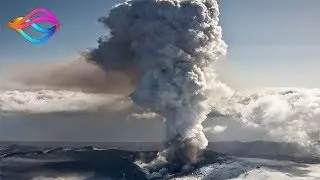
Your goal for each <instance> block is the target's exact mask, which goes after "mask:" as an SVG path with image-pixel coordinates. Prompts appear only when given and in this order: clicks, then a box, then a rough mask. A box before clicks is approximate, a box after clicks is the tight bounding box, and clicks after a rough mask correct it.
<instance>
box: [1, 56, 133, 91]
mask: <svg viewBox="0 0 320 180" xmlns="http://www.w3.org/2000/svg"><path fill="white" fill-rule="evenodd" d="M70 59H72V60H70ZM70 59H69V60H68V59H67V60H57V61H54V62H31V63H22V62H20V63H8V64H6V65H4V67H5V68H4V70H3V71H2V72H3V73H2V82H4V83H2V88H3V89H19V90H39V89H50V90H76V91H82V92H87V93H104V94H122V95H127V94H129V93H130V92H131V91H132V89H133V85H134V83H135V79H134V77H135V76H132V75H131V74H133V72H130V71H116V70H114V71H108V72H105V71H103V70H101V69H100V68H99V67H98V66H96V65H94V64H93V63H89V62H87V61H86V60H84V59H83V58H70Z"/></svg>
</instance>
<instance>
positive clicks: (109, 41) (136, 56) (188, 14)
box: [86, 0, 227, 164]
mask: <svg viewBox="0 0 320 180" xmlns="http://www.w3.org/2000/svg"><path fill="white" fill-rule="evenodd" d="M218 16H219V8H218V3H217V0H134V1H127V2H125V3H123V4H119V5H117V6H115V7H114V8H113V9H112V10H111V12H110V14H109V16H108V17H102V18H100V19H99V21H100V22H101V23H103V24H104V25H105V26H106V27H107V28H109V30H110V37H103V38H100V39H99V46H98V48H96V49H94V50H92V51H91V52H90V53H88V54H86V57H87V59H88V60H89V61H90V62H94V63H96V64H98V65H99V66H100V67H102V69H104V70H105V71H107V72H108V71H112V70H119V71H134V72H138V73H137V74H136V75H137V78H138V81H137V84H136V86H135V89H134V91H133V93H132V94H131V95H130V96H131V98H132V100H133V102H134V103H136V104H137V105H139V106H142V107H145V108H148V109H151V110H152V111H154V112H156V113H159V114H161V115H162V116H164V117H165V118H166V127H167V142H168V143H167V144H168V148H169V154H171V155H168V156H167V158H169V159H168V160H169V161H175V160H174V158H173V159H171V158H170V157H176V156H175V155H172V153H173V154H179V153H181V152H182V153H183V154H184V156H183V158H181V159H182V160H181V159H180V160H179V161H183V162H182V163H183V164H188V163H193V162H194V161H195V159H196V155H197V154H198V153H199V152H200V150H202V149H204V148H206V146H207V145H208V141H207V139H206V137H205V135H204V133H203V127H202V125H201V123H202V122H203V121H204V120H205V119H206V118H207V114H208V113H209V112H210V109H211V106H210V102H211V100H212V97H211V96H212V93H213V92H215V91H219V89H221V88H224V87H225V86H224V85H223V84H222V83H220V82H218V81H217V80H216V77H215V74H214V72H213V71H212V67H213V66H214V63H215V61H216V60H218V59H219V57H220V56H223V55H225V54H226V49H227V46H226V44H225V42H224V41H223V40H222V32H221V31H222V30H221V27H220V26H219V25H218V22H219V18H218ZM221 92H223V93H225V91H224V90H223V91H221ZM213 96H214V95H213ZM213 99H214V98H213ZM181 157H182V156H181Z"/></svg>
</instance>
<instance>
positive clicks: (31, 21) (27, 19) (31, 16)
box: [8, 8, 60, 44]
mask: <svg viewBox="0 0 320 180" xmlns="http://www.w3.org/2000/svg"><path fill="white" fill-rule="evenodd" d="M38 14H42V15H40V16H39V15H38ZM38 22H48V23H50V24H51V25H52V26H51V27H49V28H44V27H40V26H39V25H38V24H37V23H38ZM8 26H9V27H10V28H12V29H14V30H16V31H17V32H18V33H20V34H21V35H22V36H23V37H24V38H25V39H26V40H28V41H29V42H31V43H34V44H40V43H43V42H46V41H47V40H49V38H50V37H51V36H52V35H53V34H54V33H55V32H57V30H58V29H59V27H60V24H59V21H58V20H57V18H56V17H55V16H54V15H53V14H52V13H51V12H50V11H48V10H47V9H44V8H36V9H34V10H32V11H30V12H29V13H28V14H27V15H26V16H24V17H22V16H19V17H16V18H13V19H12V20H10V21H9V22H8ZM30 26H31V27H32V28H34V29H35V30H37V31H38V32H39V33H41V34H43V35H44V36H43V37H42V38H32V37H31V36H29V35H28V34H27V33H26V32H25V31H24V30H23V29H25V28H28V27H30Z"/></svg>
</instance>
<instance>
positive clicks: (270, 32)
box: [0, 0, 320, 87]
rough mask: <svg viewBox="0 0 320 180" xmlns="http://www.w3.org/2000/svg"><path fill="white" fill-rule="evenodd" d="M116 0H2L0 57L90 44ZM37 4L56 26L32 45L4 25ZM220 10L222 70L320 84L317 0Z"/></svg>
mask: <svg viewBox="0 0 320 180" xmlns="http://www.w3.org/2000/svg"><path fill="white" fill-rule="evenodd" d="M117 2H122V1H121V0H90V1H88V0H67V1H65V0H55V1H54V0H41V1H39V0H25V1H18V0H2V1H1V6H0V24H1V29H0V61H48V60H57V59H63V58H66V57H72V56H74V55H75V54H77V53H78V52H79V51H81V50H83V49H84V48H90V47H95V46H96V45H97V43H96V40H97V39H98V37H99V36H100V35H102V34H105V33H106V30H105V29H104V28H103V26H102V25H101V24H99V23H98V22H97V18H98V17H100V16H102V15H106V14H107V12H108V9H110V8H111V6H112V5H113V4H115V3H117ZM39 6H41V7H44V8H47V9H49V10H51V11H52V12H53V13H54V14H55V15H56V16H57V18H58V19H59V21H60V23H61V28H60V30H59V31H58V32H57V33H56V34H55V35H54V36H53V37H52V38H51V39H50V40H49V41H47V42H46V43H44V44H40V45H34V44H31V43H29V42H27V41H25V40H24V39H23V38H22V37H21V36H20V35H19V34H17V33H16V32H15V31H13V30H12V29H9V28H8V27H7V26H6V25H7V22H8V21H9V20H10V19H12V18H13V17H16V16H19V15H25V14H26V13H27V12H29V11H30V10H32V9H33V8H35V7H39ZM220 11H221V15H220V24H221V26H222V28H223V33H224V39H225V41H226V42H227V44H228V45H229V53H228V56H227V59H226V61H225V62H224V63H223V64H224V67H225V68H224V70H225V71H226V72H227V74H233V73H235V74H238V75H239V76H238V77H239V78H241V79H242V81H243V83H246V81H250V82H251V83H253V84H259V85H268V86H278V85H282V86H310V87H312V86H314V87H320V82H317V80H312V78H313V77H315V76H316V77H319V75H320V74H319V72H318V68H319V67H320V60H319V57H320V56H319V55H320V44H319V43H320V36H319V32H320V1H319V0H281V1H280V0H220ZM228 76H229V75H228ZM313 79H315V78H313ZM234 81H237V80H234ZM317 83H318V84H317Z"/></svg>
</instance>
